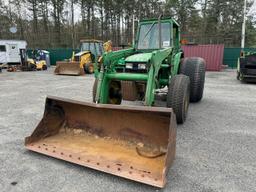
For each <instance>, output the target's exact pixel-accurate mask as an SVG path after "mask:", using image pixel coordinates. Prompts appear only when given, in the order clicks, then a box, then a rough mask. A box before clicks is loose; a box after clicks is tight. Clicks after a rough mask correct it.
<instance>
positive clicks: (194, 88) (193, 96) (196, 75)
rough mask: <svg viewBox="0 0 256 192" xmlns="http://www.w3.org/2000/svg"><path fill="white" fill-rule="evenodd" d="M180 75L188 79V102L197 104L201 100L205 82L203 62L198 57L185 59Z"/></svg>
mask: <svg viewBox="0 0 256 192" xmlns="http://www.w3.org/2000/svg"><path fill="white" fill-rule="evenodd" d="M180 73H181V74H184V75H187V76H188V77H189V78H190V102H198V101H200V100H201V99H202V98H203V92H204V82H205V61H204V59H202V58H200V57H190V58H185V59H184V60H183V62H182V64H181V68H180Z"/></svg>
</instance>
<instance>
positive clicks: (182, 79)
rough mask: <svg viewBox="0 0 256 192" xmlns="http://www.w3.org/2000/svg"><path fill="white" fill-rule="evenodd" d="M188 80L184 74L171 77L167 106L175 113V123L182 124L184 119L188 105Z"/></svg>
mask: <svg viewBox="0 0 256 192" xmlns="http://www.w3.org/2000/svg"><path fill="white" fill-rule="evenodd" d="M189 90H190V80H189V77H188V76H186V75H175V76H174V77H172V79H171V81H170V83H169V87H168V93H167V102H166V104H167V107H168V108H172V109H173V111H174V113H175V114H176V119H177V123H179V124H182V123H184V122H185V120H186V116H187V112H188V107H189V94H190V91H189Z"/></svg>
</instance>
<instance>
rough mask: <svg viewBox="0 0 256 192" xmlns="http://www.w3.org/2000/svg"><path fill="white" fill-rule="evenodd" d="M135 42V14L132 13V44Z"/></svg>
mask: <svg viewBox="0 0 256 192" xmlns="http://www.w3.org/2000/svg"><path fill="white" fill-rule="evenodd" d="M134 44H135V15H134V13H132V45H133V46H134Z"/></svg>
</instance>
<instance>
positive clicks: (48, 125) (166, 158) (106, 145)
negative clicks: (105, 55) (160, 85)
mask: <svg viewBox="0 0 256 192" xmlns="http://www.w3.org/2000/svg"><path fill="white" fill-rule="evenodd" d="M25 146H26V148H27V149H29V150H32V151H35V152H38V153H42V154H45V155H48V156H51V157H54V158H58V159H62V160H65V161H68V162H72V163H75V164H79V165H82V166H85V167H89V168H92V169H96V170H99V171H103V172H106V173H110V174H113V175H117V176H120V177H124V178H127V179H131V180H134V181H137V182H141V183H145V184H148V185H152V186H156V187H160V188H162V187H164V186H165V184H166V176H167V173H168V170H169V167H170V166H171V164H172V162H173V160H174V157H175V149H176V117H175V114H174V113H173V111H172V109H168V108H158V107H144V106H143V107H141V106H123V105H105V104H95V103H85V102H80V101H74V100H69V99H63V98H58V97H47V98H46V104H45V112H44V115H43V118H42V120H41V121H40V123H39V124H38V126H37V127H36V129H35V130H34V132H33V133H32V134H31V136H29V137H27V138H26V139H25Z"/></svg>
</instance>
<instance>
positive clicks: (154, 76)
mask: <svg viewBox="0 0 256 192" xmlns="http://www.w3.org/2000/svg"><path fill="white" fill-rule="evenodd" d="M171 53H172V48H166V49H162V50H158V51H154V52H153V55H152V58H151V60H150V61H151V67H150V71H149V74H148V79H147V88H146V96H145V105H147V106H152V105H153V104H154V100H155V99H154V96H155V89H156V87H159V79H158V74H159V70H160V68H161V65H170V63H169V64H168V63H167V64H165V63H164V60H165V59H167V58H168V57H169V56H170V55H171Z"/></svg>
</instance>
